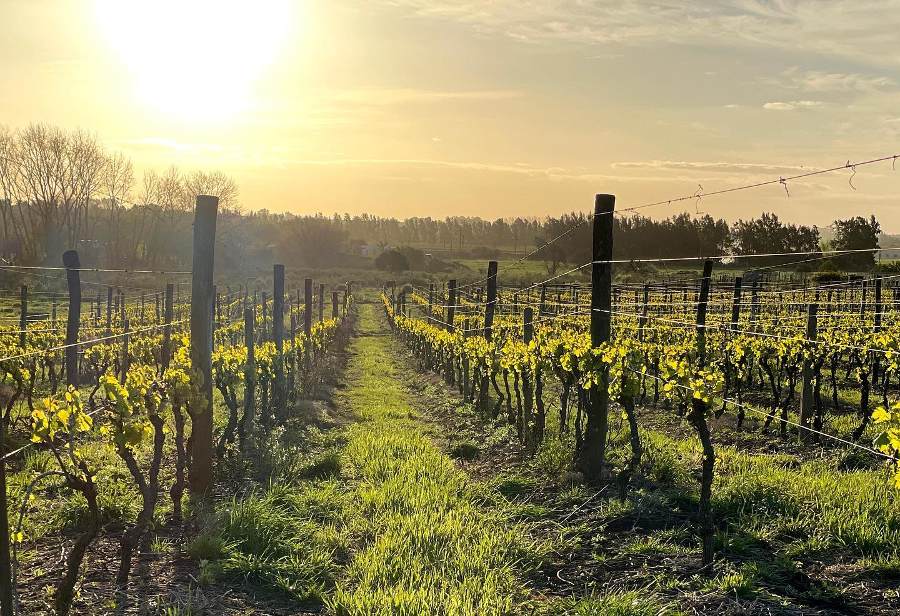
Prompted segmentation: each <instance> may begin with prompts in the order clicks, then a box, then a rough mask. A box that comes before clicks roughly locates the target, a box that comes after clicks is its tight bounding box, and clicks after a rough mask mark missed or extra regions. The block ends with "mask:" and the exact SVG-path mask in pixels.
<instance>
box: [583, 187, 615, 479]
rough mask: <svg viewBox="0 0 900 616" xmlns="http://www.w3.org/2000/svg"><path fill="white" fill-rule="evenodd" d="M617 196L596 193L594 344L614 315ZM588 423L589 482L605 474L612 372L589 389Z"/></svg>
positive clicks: (585, 440) (586, 468)
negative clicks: (613, 259) (613, 291)
mask: <svg viewBox="0 0 900 616" xmlns="http://www.w3.org/2000/svg"><path fill="white" fill-rule="evenodd" d="M615 208H616V197H615V195H603V194H600V195H597V197H596V199H595V202H594V222H593V239H592V251H591V252H592V257H593V258H592V261H593V263H592V267H591V346H592V347H594V348H597V347H599V346H601V345H602V344H603V343H605V342H607V341H609V336H610V325H611V320H612V319H611V317H612V263H610V261H612V249H613V212H614V211H615ZM588 398H589V401H588V405H587V409H586V415H587V425H586V426H585V433H584V438H583V439H582V442H581V446H580V447H579V448H578V450H577V451H576V452H575V456H576V461H577V465H578V468H579V470H581V472H582V473H583V474H584V477H585V479H587V480H589V481H599V480H600V479H602V477H603V468H604V465H605V463H606V435H607V431H608V421H609V417H608V413H609V371H608V370H606V369H601V371H600V379H599V383H598V384H597V385H596V386H594V387H591V389H590V391H589V392H588Z"/></svg>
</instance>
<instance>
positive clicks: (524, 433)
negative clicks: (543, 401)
mask: <svg viewBox="0 0 900 616" xmlns="http://www.w3.org/2000/svg"><path fill="white" fill-rule="evenodd" d="M533 337H534V313H533V311H532V309H531V307H527V308H525V310H524V312H523V313H522V342H524V343H525V344H526V345H527V344H528V343H529V342H531V339H532V338H533ZM531 385H532V384H531V372H530V370H527V369H526V370H523V371H522V393H523V394H524V395H523V398H524V400H523V404H522V417H520V418H519V426H518V429H519V439H520V440H521V441H523V442H524V443H525V445H526V447H527V449H528V451H529V453H533V452H534V449H535V448H536V447H537V445H538V444H539V443H540V441H539V440H537V439H538V438H539V437H538V435H537V430H532V427H531V426H532V421H531V418H532V416H533V414H534V389H533V388H532V386H531ZM535 427H537V426H535ZM541 428H543V426H541Z"/></svg>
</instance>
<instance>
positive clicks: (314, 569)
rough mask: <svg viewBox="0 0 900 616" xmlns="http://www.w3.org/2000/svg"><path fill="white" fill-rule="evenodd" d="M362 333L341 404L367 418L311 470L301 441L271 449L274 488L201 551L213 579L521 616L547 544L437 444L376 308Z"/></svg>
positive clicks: (385, 608) (321, 595) (312, 462)
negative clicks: (528, 580) (526, 577)
mask: <svg viewBox="0 0 900 616" xmlns="http://www.w3.org/2000/svg"><path fill="white" fill-rule="evenodd" d="M361 327H362V330H363V331H362V333H363V335H362V336H360V337H357V338H356V339H355V340H354V342H353V347H352V358H351V360H350V364H349V366H348V370H347V374H346V380H347V387H346V388H345V389H343V390H341V392H340V393H339V394H338V399H337V403H338V405H339V406H341V407H343V408H345V409H348V410H350V411H351V412H352V413H353V414H354V415H355V416H356V417H357V418H359V420H360V421H359V422H358V423H356V424H354V425H352V426H350V427H348V428H345V429H342V430H341V436H340V438H330V439H329V438H320V439H318V440H319V442H320V443H323V444H324V449H323V451H322V452H321V453H320V454H318V455H315V456H312V457H309V456H308V455H307V456H301V458H302V462H297V461H294V460H295V458H297V456H298V455H299V454H297V451H299V450H308V449H309V444H308V443H304V442H302V439H293V437H292V435H291V434H289V433H285V434H284V435H281V437H280V441H281V443H280V444H277V445H276V444H274V443H273V444H272V446H271V447H270V449H271V450H272V451H275V450H276V449H277V450H278V458H279V459H280V460H281V462H280V463H279V464H278V465H277V466H276V471H275V474H274V475H273V483H271V484H270V485H269V486H268V487H266V488H265V489H259V490H257V491H255V492H253V493H251V494H250V495H248V496H246V497H244V498H241V499H235V500H233V501H232V502H231V503H230V505H229V506H227V507H226V508H224V509H223V510H222V511H221V512H220V513H219V514H218V515H216V516H215V518H214V519H213V520H211V523H210V524H209V526H208V527H209V528H210V529H211V530H209V531H208V532H207V533H206V534H204V535H201V537H198V538H197V539H195V540H194V542H193V543H192V544H191V546H190V547H189V550H188V551H189V554H190V555H191V556H192V557H193V558H194V559H196V560H198V561H200V562H201V563H202V568H201V578H200V579H201V582H205V583H213V582H215V581H217V580H221V581H228V580H233V581H238V580H240V581H243V582H244V583H249V584H251V585H252V586H256V587H260V588H265V589H269V590H274V591H277V592H280V593H282V594H284V595H286V596H288V597H290V598H292V599H294V600H296V601H302V600H317V601H321V602H323V603H324V604H325V605H326V607H327V608H328V610H329V611H331V612H333V613H335V614H346V615H349V614H373V615H376V614H384V615H388V614H390V615H395V614H396V615H407V614H408V615H428V614H435V615H437V614H441V615H444V614H448V615H449V614H452V615H459V616H464V615H469V614H471V615H473V616H474V615H476V614H477V615H479V616H481V615H488V616H490V615H498V616H499V615H501V614H510V613H514V612H515V611H517V610H518V609H519V607H520V606H522V605H524V604H525V603H526V602H527V599H528V589H527V587H526V585H525V584H524V582H523V581H522V574H523V572H524V570H525V569H527V568H528V567H529V566H530V565H531V564H533V563H535V562H536V561H537V559H538V558H540V556H541V554H542V547H541V545H540V544H537V543H535V542H534V541H532V540H531V539H529V537H528V534H527V532H526V531H527V529H526V527H525V526H524V525H523V524H524V523H522V522H516V519H517V518H516V515H517V514H519V519H521V513H522V512H521V511H519V510H518V509H517V508H516V507H514V506H512V505H510V504H508V503H506V501H504V500H502V499H500V498H494V499H491V498H490V494H491V493H492V491H491V490H490V488H489V487H487V486H483V485H481V484H478V483H475V482H472V481H471V480H470V479H469V477H468V476H467V475H466V474H465V473H464V472H463V471H461V470H459V469H458V468H457V467H456V465H455V464H454V462H453V461H452V460H451V458H450V457H449V456H447V455H445V454H443V453H441V451H440V450H439V449H438V447H437V446H435V445H434V444H433V443H432V442H431V441H430V439H429V438H428V436H427V432H426V428H425V427H424V426H423V425H422V424H421V423H420V421H419V420H418V419H417V417H418V413H417V412H416V410H415V409H414V408H413V406H412V404H411V398H410V394H409V393H408V392H407V390H406V389H405V387H404V386H403V384H402V378H401V377H402V375H401V374H400V373H399V370H398V368H397V366H396V364H395V360H394V359H393V358H394V357H395V355H396V349H395V348H394V347H393V346H392V345H393V344H395V343H394V342H393V341H392V340H391V339H390V338H388V337H385V336H380V335H373V334H378V333H381V332H383V326H382V325H381V324H380V323H379V322H378V321H377V316H376V313H375V308H374V307H372V306H364V307H363V312H362V322H361ZM294 440H296V441H297V442H296V443H294V442H293V441H294ZM285 443H288V444H287V445H286V444H285ZM467 444H468V445H471V446H472V448H474V450H475V454H476V455H477V451H478V449H477V446H475V445H474V444H471V443H461V444H460V445H467ZM461 453H462V454H463V455H462V456H461V457H466V455H467V454H466V453H465V452H461ZM278 467H280V468H281V469H282V470H281V471H278V470H277V468H278ZM494 494H496V493H494ZM495 501H496V502H495ZM501 501H502V502H501ZM498 503H500V504H499V506H498ZM532 513H534V512H532ZM213 529H214V530H213Z"/></svg>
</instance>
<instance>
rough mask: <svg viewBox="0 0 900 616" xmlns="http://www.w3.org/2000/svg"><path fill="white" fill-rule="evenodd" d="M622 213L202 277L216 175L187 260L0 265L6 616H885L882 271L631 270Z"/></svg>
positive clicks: (895, 335)
mask: <svg viewBox="0 0 900 616" xmlns="http://www.w3.org/2000/svg"><path fill="white" fill-rule="evenodd" d="M613 211H614V199H613V198H612V197H611V196H608V195H598V197H597V205H596V209H595V212H594V216H593V218H592V223H593V230H592V233H593V258H592V260H591V261H590V262H588V263H585V264H583V265H581V266H578V267H575V268H571V269H568V270H566V271H564V272H562V273H559V274H554V275H552V276H549V277H548V278H546V279H544V280H536V281H534V282H530V283H524V284H516V285H515V286H508V285H507V286H504V285H503V284H502V280H503V275H504V273H509V272H512V271H514V270H515V269H516V268H517V267H520V266H522V265H523V264H525V263H527V261H526V260H527V256H526V257H525V258H523V259H521V260H519V261H518V262H514V263H512V264H509V265H507V264H504V267H503V268H502V269H501V267H500V265H499V264H498V262H496V261H490V262H489V263H488V264H487V268H486V271H485V275H484V276H482V277H480V278H477V279H475V280H470V281H461V280H455V279H451V280H437V281H434V280H432V281H430V282H426V283H425V284H424V285H423V284H422V283H421V282H420V281H417V280H412V281H411V282H409V283H408V284H405V283H402V282H401V283H398V282H396V281H395V282H392V283H390V284H388V285H386V286H384V287H382V288H372V287H369V288H366V285H364V284H360V283H359V282H358V281H357V283H356V284H355V285H351V283H350V282H347V283H346V284H343V285H340V286H338V287H333V288H331V287H329V286H327V285H325V284H323V283H318V284H316V283H315V282H314V280H313V279H312V278H305V279H303V280H302V285H300V286H301V288H299V289H296V292H295V290H294V289H291V288H288V286H287V284H288V283H287V282H286V275H287V276H289V275H290V274H291V270H290V268H289V267H288V268H286V267H285V266H284V265H281V264H275V265H273V268H272V270H271V271H270V272H265V273H263V274H262V276H264V278H263V280H264V281H265V282H263V286H262V289H260V288H256V289H255V290H254V289H251V288H250V287H249V285H248V284H247V285H234V287H232V286H229V285H228V284H225V285H222V284H220V285H218V286H216V285H214V284H213V283H214V282H215V281H216V275H215V271H214V267H213V264H214V249H213V247H214V245H215V216H216V202H215V199H213V198H209V197H199V198H198V201H197V209H196V213H195V216H196V218H195V225H194V254H193V269H192V270H191V271H153V270H142V271H128V270H125V269H121V270H114V269H107V270H101V269H96V268H90V267H82V265H81V263H80V261H79V256H78V253H77V252H75V251H69V252H67V253H66V254H65V255H64V261H63V264H62V267H34V268H28V267H18V266H14V265H7V266H0V269H3V268H5V269H6V271H7V272H9V271H13V272H16V273H17V274H19V275H21V276H23V277H25V278H26V279H29V280H31V279H34V280H36V281H38V282H39V284H38V285H37V286H38V290H35V289H34V288H31V287H30V286H28V285H24V286H22V287H21V288H20V289H18V292H17V293H16V294H15V295H14V296H11V295H8V296H7V299H5V300H4V301H3V303H2V306H0V308H2V311H0V312H2V318H3V321H2V326H0V343H2V349H0V353H2V357H0V368H2V371H3V378H2V390H0V401H2V403H3V406H2V413H3V415H2V422H0V429H2V434H0V445H2V451H0V498H2V499H3V500H2V502H0V516H2V519H0V565H2V568H0V576H2V580H3V586H2V591H3V592H2V596H0V607H2V611H3V613H4V614H40V613H56V614H67V613H77V614H94V613H97V614H105V613H140V614H170V615H176V614H182V615H186V614H226V613H227V614H249V613H267V614H268V613H271V614H298V613H323V612H324V613H335V614H496V615H501V614H622V615H626V614H636V615H645V614H647V615H649V614H687V613H702V614H706V613H723V614H731V613H750V614H771V613H775V614H844V613H851V614H886V613H889V612H892V611H895V610H896V608H897V607H898V605H900V595H898V592H897V588H896V579H897V576H898V573H900V509H898V494H900V492H898V486H900V469H898V466H897V461H898V455H900V277H898V276H894V275H882V276H868V275H844V276H838V277H832V278H829V279H821V278H819V279H817V278H814V277H807V276H805V275H797V274H792V273H790V270H791V268H792V266H795V265H796V264H798V263H808V262H810V261H815V260H822V259H826V258H829V257H831V256H833V253H828V252H827V251H826V252H821V251H820V252H817V253H816V254H803V253H798V254H777V255H773V254H742V255H717V256H710V257H703V258H697V257H693V256H692V257H685V259H684V260H683V261H684V262H686V263H689V264H690V263H694V264H699V265H700V267H699V268H697V269H696V270H683V271H681V272H680V273H678V274H676V275H668V274H667V275H660V276H659V278H658V279H657V280H652V279H650V277H649V276H648V275H646V274H642V276H643V279H642V280H641V281H640V282H631V281H630V280H633V276H629V277H622V276H617V275H616V271H615V268H619V267H621V268H623V269H624V268H634V267H635V265H636V264H635V263H634V262H633V261H628V262H617V261H615V260H613V259H612V225H611V220H612V215H613ZM578 224H581V223H578ZM563 237H564V236H560V237H559V238H556V239H554V240H551V242H550V243H552V242H553V241H561V240H562V238H563ZM544 247H545V246H542V247H539V248H538V249H537V250H541V249H543V248H544ZM717 268H719V269H718V271H717ZM88 274H90V277H91V278H97V279H98V280H99V278H100V277H101V276H113V275H115V276H119V277H120V278H119V279H120V280H123V279H127V280H129V282H131V284H133V285H136V284H138V282H132V280H136V281H142V280H154V281H161V280H166V281H167V280H177V282H164V283H154V284H147V285H146V286H129V285H128V284H124V283H122V282H120V283H118V284H116V285H115V288H114V286H113V285H112V284H107V283H103V282H99V281H94V280H91V281H88V280H82V276H85V277H87V276H88ZM259 279H260V278H259V277H257V280H259ZM287 280H290V278H287ZM48 281H49V282H48ZM268 281H271V283H270V284H269V283H268ZM223 286H224V290H223ZM188 289H189V292H188ZM198 341H202V342H198Z"/></svg>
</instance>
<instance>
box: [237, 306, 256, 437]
mask: <svg viewBox="0 0 900 616" xmlns="http://www.w3.org/2000/svg"><path fill="white" fill-rule="evenodd" d="M255 318H256V312H255V311H254V310H253V308H244V344H246V345H247V363H246V364H245V365H244V416H243V417H242V418H241V422H240V423H239V424H238V447H239V448H240V450H241V451H246V443H247V432H248V430H249V429H250V428H251V427H252V422H253V412H254V406H255V404H256V350H255V345H256V336H255V335H254V331H253V330H254V328H255V324H254V321H255Z"/></svg>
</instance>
